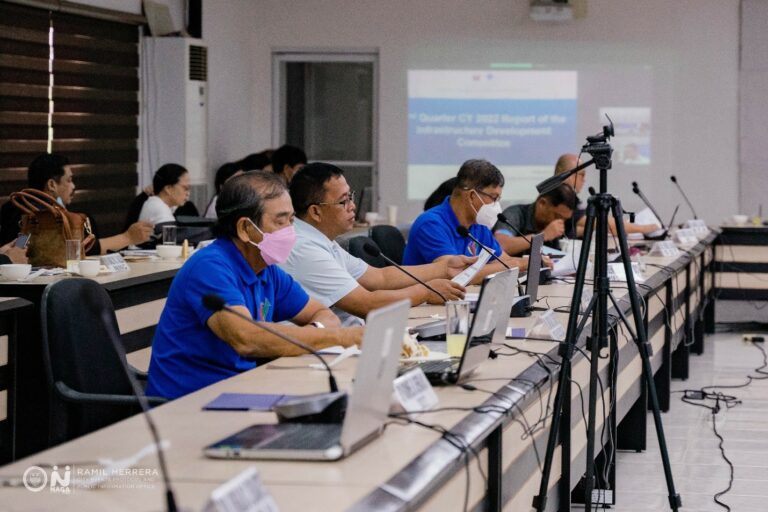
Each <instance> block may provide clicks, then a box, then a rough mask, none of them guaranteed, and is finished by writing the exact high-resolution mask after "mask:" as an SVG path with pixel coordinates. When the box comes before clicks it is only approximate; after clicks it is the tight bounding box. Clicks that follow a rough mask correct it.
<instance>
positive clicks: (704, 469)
mask: <svg viewBox="0 0 768 512" xmlns="http://www.w3.org/2000/svg"><path fill="white" fill-rule="evenodd" d="M765 345H766V344H764V345H763V348H764V349H765V350H768V347H766V346H765ZM690 361H691V372H690V373H691V378H690V379H689V380H687V381H680V380H675V381H673V383H672V389H673V390H682V389H698V388H700V387H702V386H706V385H711V384H715V383H716V384H721V385H722V384H740V383H743V382H745V381H746V379H745V376H746V375H748V374H754V373H753V372H752V371H751V370H752V369H754V368H757V367H758V366H760V365H761V364H762V355H761V354H760V351H759V350H758V349H757V348H756V347H754V346H752V345H751V344H746V343H744V342H742V341H741V334H716V335H713V336H708V337H707V339H706V347H705V352H704V354H703V355H701V356H696V355H693V356H691V360H690ZM721 391H722V392H724V393H726V394H732V395H735V396H737V397H739V398H740V399H741V400H742V401H743V403H742V404H741V405H739V406H737V407H736V408H734V409H730V410H727V411H723V412H721V413H720V414H718V416H717V425H718V431H719V432H720V433H721V435H722V436H723V437H724V438H725V445H724V446H725V451H726V454H727V455H728V457H729V458H730V459H731V461H732V462H733V463H734V466H735V474H734V482H733V488H732V490H731V491H730V492H729V493H728V494H726V495H725V496H724V497H722V498H721V501H723V502H725V503H727V504H729V505H730V507H731V510H733V511H734V512H766V511H768V380H763V381H754V382H753V383H752V384H751V385H750V386H749V387H747V388H745V389H733V390H727V389H723V390H721ZM679 397H680V395H674V396H673V401H672V405H671V407H670V411H669V412H668V413H665V414H663V421H664V428H665V434H666V438H667V444H668V446H669V452H670V459H671V461H672V471H673V474H674V478H675V485H676V487H677V490H678V492H679V493H680V494H681V496H682V500H683V508H682V510H684V511H686V512H693V511H701V512H704V511H722V510H725V509H724V508H722V507H720V506H718V505H717V504H716V503H714V501H713V499H712V497H713V495H714V494H715V493H716V492H719V491H721V490H723V489H725V487H726V486H727V485H728V475H729V472H728V466H727V464H726V463H725V461H724V460H723V459H722V458H721V456H720V451H719V450H718V448H717V445H718V443H717V438H716V437H715V435H714V433H713V432H712V418H711V413H710V412H709V411H707V410H705V409H702V408H699V407H694V406H692V405H687V404H684V403H682V402H681V401H680V399H679ZM648 422H649V423H648V425H649V427H648V431H649V433H648V450H647V451H646V452H643V453H635V452H620V453H619V454H618V457H617V460H618V467H617V490H616V493H617V494H616V496H617V506H616V507H615V509H614V510H617V511H619V512H640V511H644V512H647V511H651V510H652V511H663V510H669V505H668V501H667V489H666V483H665V480H664V472H663V469H662V465H661V459H660V457H659V449H658V443H657V439H656V432H655V430H654V429H653V418H652V417H651V416H650V415H649V417H648Z"/></svg>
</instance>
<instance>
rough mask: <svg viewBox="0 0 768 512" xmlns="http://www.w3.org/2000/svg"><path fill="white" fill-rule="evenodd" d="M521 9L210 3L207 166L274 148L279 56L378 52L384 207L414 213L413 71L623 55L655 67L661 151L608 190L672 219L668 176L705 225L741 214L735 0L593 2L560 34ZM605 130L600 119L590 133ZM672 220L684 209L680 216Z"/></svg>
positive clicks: (489, 0) (304, 1) (476, 2)
mask: <svg viewBox="0 0 768 512" xmlns="http://www.w3.org/2000/svg"><path fill="white" fill-rule="evenodd" d="M527 10H528V0H473V1H471V2H468V1H463V0H454V1H447V0H417V1H414V0H410V1H407V0H388V1H381V0H322V1H320V0H291V1H285V0H255V1H247V0H207V1H206V2H204V12H203V37H204V38H205V40H206V41H207V42H208V43H209V44H210V47H211V50H210V51H211V53H210V55H211V57H210V63H209V66H210V77H211V81H210V95H211V96H210V105H211V111H210V123H211V124H210V134H211V135H210V137H211V138H210V141H209V148H210V150H211V153H210V163H211V165H212V167H213V168H215V167H216V166H217V165H219V164H221V163H222V162H224V161H226V160H230V159H235V158H240V157H242V156H243V155H244V154H246V153H248V152H251V151H258V150H260V149H262V148H264V147H268V146H270V145H271V144H272V140H271V124H270V123H271V121H270V120H271V95H272V85H271V84H272V82H271V79H272V77H271V51H272V49H273V48H285V47H296V48H304V49H315V48H371V47H375V48H378V50H379V59H380V60H379V63H380V68H379V74H380V82H379V84H380V98H379V112H380V118H379V163H380V189H379V191H380V197H381V202H380V205H381V208H382V210H383V209H384V208H385V205H387V204H398V205H399V206H400V208H401V211H402V212H403V213H404V214H406V215H408V216H411V217H412V216H414V215H415V214H417V213H418V212H419V211H420V210H421V203H420V202H415V201H414V202H410V203H409V202H408V201H406V200H405V199H404V198H405V195H406V190H405V183H406V179H405V178H406V176H405V172H406V171H405V170H406V166H407V117H406V114H407V112H406V108H407V105H406V99H407V88H406V86H407V84H406V72H407V70H408V69H409V68H418V67H424V66H435V65H436V64H435V62H437V63H438V65H440V66H442V67H446V66H450V65H452V64H454V63H455V64H456V65H457V67H465V66H466V63H467V62H480V63H487V62H493V61H505V62H509V61H510V60H511V59H521V58H526V57H528V59H527V60H528V61H532V60H534V59H545V60H547V61H549V62H562V63H567V62H569V60H571V59H578V60H581V61H585V62H588V61H589V59H595V60H596V61H607V62H617V63H621V62H623V61H626V60H627V59H628V60H630V61H632V62H633V63H639V64H648V65H650V66H652V67H653V69H654V77H655V82H654V84H655V90H654V101H655V103H656V106H657V110H656V111H655V113H654V125H655V126H654V130H655V137H656V138H657V140H659V141H662V143H661V144H660V145H658V146H657V148H658V149H657V153H658V158H655V159H654V165H653V166H652V167H651V168H650V169H648V170H645V171H642V174H635V175H630V174H629V173H628V172H621V173H619V172H618V171H616V172H614V173H612V174H611V175H610V188H611V190H612V191H613V192H614V193H616V195H618V196H620V197H621V198H622V199H623V200H624V203H625V207H626V208H627V209H635V208H637V207H638V206H639V205H638V202H637V201H636V200H635V199H636V198H635V197H634V196H632V194H631V192H630V186H629V183H630V182H631V181H633V180H637V181H638V182H640V184H641V186H643V188H644V189H645V190H646V191H647V194H648V195H650V196H651V197H653V198H654V199H655V202H657V203H658V204H659V206H660V208H659V209H660V210H661V213H662V216H668V215H669V214H671V211H672V209H673V208H674V205H676V204H678V203H680V202H681V200H680V199H679V197H678V196H677V195H676V192H675V191H674V190H673V189H671V188H670V185H671V184H670V183H669V178H668V177H669V175H670V174H676V175H677V176H678V179H679V181H680V182H681V183H683V184H684V185H685V186H686V188H687V189H688V191H689V195H690V196H691V199H692V201H693V202H694V204H696V205H698V206H699V210H700V215H701V216H703V217H705V218H706V219H707V220H708V221H710V222H713V223H716V222H719V221H720V220H721V219H722V218H723V217H725V216H726V215H729V214H731V213H734V212H735V211H736V210H737V209H738V143H737V133H738V46H739V2H738V0H677V1H675V2H669V1H668V0H645V1H643V2H638V1H636V0H590V2H589V11H588V14H587V17H586V19H582V20H577V21H573V22H570V23H567V24H562V25H549V24H540V23H534V22H532V21H530V20H529V19H528V16H527ZM599 128H600V126H599V124H598V122H597V121H596V122H595V129H594V130H591V132H596V131H598V130H599ZM583 135H584V136H586V135H588V134H587V133H585V134H583ZM556 157H557V155H553V162H554V160H555V158H556ZM637 172H638V173H639V172H640V171H637ZM591 182H592V183H594V177H592V178H591ZM508 186H514V184H513V183H510V184H508ZM680 215H681V217H679V218H678V219H679V220H680V219H682V218H684V217H687V216H688V213H687V211H684V210H683V209H682V207H681V213H680Z"/></svg>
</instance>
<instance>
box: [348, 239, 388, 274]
mask: <svg viewBox="0 0 768 512" xmlns="http://www.w3.org/2000/svg"><path fill="white" fill-rule="evenodd" d="M366 243H371V244H373V245H376V242H374V241H373V240H371V239H370V238H368V237H367V236H356V237H353V238H350V239H349V248H348V249H347V250H348V251H349V254H351V255H352V256H357V257H358V258H360V259H362V260H363V261H364V262H366V263H367V264H369V265H371V266H372V267H377V268H384V267H387V266H389V263H387V262H386V260H384V258H382V257H381V256H378V257H376V258H374V257H373V256H371V255H370V254H368V253H366V252H365V250H363V246H364V245H365V244H366Z"/></svg>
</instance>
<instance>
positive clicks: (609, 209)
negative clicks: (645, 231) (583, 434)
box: [533, 127, 682, 512]
mask: <svg viewBox="0 0 768 512" xmlns="http://www.w3.org/2000/svg"><path fill="white" fill-rule="evenodd" d="M604 131H605V132H604V133H605V135H604V136H602V137H601V136H595V137H588V138H587V141H588V144H586V145H585V146H584V147H583V149H582V151H583V152H586V153H589V154H590V155H591V156H592V157H593V159H592V160H590V161H588V162H586V163H584V164H581V165H579V166H578V167H576V168H575V169H573V170H571V171H569V172H568V173H565V174H563V175H560V176H559V177H557V178H559V180H553V179H552V178H550V179H548V180H547V181H546V182H543V183H542V184H540V185H539V192H543V191H542V188H544V189H546V187H547V186H549V187H550V189H551V188H554V187H555V186H557V185H558V184H559V183H562V182H563V181H565V179H567V178H568V176H570V175H571V174H574V173H575V172H578V171H579V170H581V169H583V168H585V167H588V166H589V165H591V164H593V163H594V164H595V167H596V168H597V169H598V170H599V171H600V192H599V194H597V195H595V196H592V197H590V199H589V201H588V206H587V216H586V225H585V227H584V241H583V242H582V245H581V253H580V257H579V263H578V269H577V272H576V284H575V287H574V292H573V298H572V299H571V308H570V312H569V315H568V329H567V333H566V339H565V342H564V343H563V344H561V345H560V350H559V355H560V357H561V366H560V375H559V378H558V384H557V386H558V388H557V394H556V398H555V407H554V413H553V418H552V425H551V427H550V431H549V438H548V441H547V451H546V456H545V459H544V467H543V471H542V477H541V484H540V486H539V493H538V495H536V496H534V498H533V506H534V508H535V509H536V510H537V512H544V510H545V509H546V504H547V491H548V488H549V478H550V473H551V471H552V462H553V458H554V453H555V448H556V446H557V442H558V436H559V437H560V438H561V441H562V444H563V447H562V450H563V453H564V457H563V472H564V474H569V473H570V470H569V469H568V468H570V464H571V460H570V442H571V426H570V418H569V417H568V416H569V413H565V414H566V418H567V420H568V421H566V422H561V418H562V417H563V415H564V408H563V406H564V401H565V400H571V395H570V385H569V384H570V379H571V368H572V358H573V355H574V351H575V347H576V344H577V343H578V339H579V337H580V335H581V333H582V331H583V329H584V327H585V324H586V322H587V320H588V318H589V316H590V314H592V325H591V327H592V335H591V338H588V340H590V343H591V346H589V347H588V350H589V352H590V374H589V419H588V422H587V454H586V457H587V458H586V476H585V490H584V505H585V510H586V511H587V512H590V511H591V510H592V506H593V498H592V491H593V489H594V486H595V476H594V475H595V471H594V469H595V415H596V404H597V380H598V360H599V355H600V349H601V347H607V346H608V335H609V325H608V307H609V301H610V303H612V304H613V306H614V308H615V309H616V312H617V313H618V315H619V317H620V319H621V322H622V323H623V324H624V325H625V326H626V328H627V330H628V332H629V334H630V336H631V337H632V339H633V341H634V343H635V345H636V346H637V349H638V351H639V353H640V358H641V360H642V366H643V380H644V382H645V385H646V386H647V389H648V395H649V397H650V401H651V408H652V410H653V419H654V423H655V426H656V434H657V436H658V439H659V451H660V452H661V460H662V464H663V466H664V476H665V478H666V483H667V490H668V493H669V505H670V510H673V511H677V510H678V508H679V507H681V506H682V502H681V499H680V495H679V494H677V493H676V491H675V484H674V481H673V478H672V468H671V466H670V462H669V453H668V451H667V443H666V440H665V437H664V429H663V426H662V423H661V412H660V409H659V399H658V395H657V393H656V384H655V381H654V379H653V369H652V367H651V355H652V353H653V349H652V347H651V344H650V343H649V342H648V339H647V337H646V332H645V326H644V324H643V314H642V311H641V308H640V299H639V296H638V293H637V290H636V289H635V279H634V276H633V274H632V262H631V260H630V256H629V248H628V246H627V237H626V232H625V230H624V222H623V219H622V209H621V203H620V202H619V200H618V199H616V198H614V197H613V196H611V195H610V194H608V193H607V171H608V169H610V168H611V153H612V152H613V150H612V149H611V147H610V145H609V144H607V143H606V140H607V138H608V137H610V136H611V135H612V127H611V129H609V128H608V127H605V128H604ZM609 214H611V215H612V217H613V219H614V221H615V225H616V234H617V238H618V242H619V249H620V254H621V262H622V264H623V266H624V272H625V273H626V276H627V288H628V293H629V301H630V304H631V307H632V320H633V323H634V330H633V326H631V325H630V321H629V319H627V317H626V316H625V315H624V312H623V311H622V309H621V308H620V307H619V305H618V304H617V302H616V299H615V298H614V297H613V295H612V294H611V288H610V281H609V279H608V233H609V221H608V219H609V217H608V216H609ZM595 227H596V229H595ZM593 236H594V238H595V261H594V264H595V267H594V272H595V274H594V278H595V279H594V288H593V294H592V298H591V300H590V302H589V305H588V306H587V308H586V310H585V311H584V313H583V316H582V318H581V321H579V309H580V304H581V297H582V291H583V290H584V282H585V280H586V277H587V262H588V259H589V247H590V244H591V242H592V239H593ZM569 409H570V408H569ZM563 499H566V500H567V504H568V505H569V504H570V489H561V504H560V512H563V511H564V510H570V506H569V507H568V508H563V503H562V501H563Z"/></svg>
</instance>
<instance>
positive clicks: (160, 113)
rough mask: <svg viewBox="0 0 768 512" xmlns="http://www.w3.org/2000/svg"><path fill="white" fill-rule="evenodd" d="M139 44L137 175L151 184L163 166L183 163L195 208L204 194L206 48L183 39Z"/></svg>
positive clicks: (147, 40)
mask: <svg viewBox="0 0 768 512" xmlns="http://www.w3.org/2000/svg"><path fill="white" fill-rule="evenodd" d="M144 42H145V44H144V46H143V51H142V59H143V62H142V67H141V69H142V99H143V108H142V116H141V140H142V144H141V151H142V158H141V161H142V169H143V171H142V176H144V177H145V181H146V179H147V178H149V179H150V180H151V176H152V175H153V174H154V172H155V171H156V170H157V169H158V168H159V167H160V166H161V165H163V164H166V163H177V164H180V165H183V166H184V167H186V168H187V170H188V171H189V174H190V178H191V181H192V184H193V190H192V200H193V202H195V204H197V206H198V209H199V208H201V207H204V206H205V200H206V199H205V198H207V196H208V192H207V183H208V135H207V133H208V47H207V46H206V45H205V43H204V42H203V41H202V40H200V39H191V38H185V37H147V38H145V41H144ZM200 202H202V203H203V204H202V205H201V204H200Z"/></svg>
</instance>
